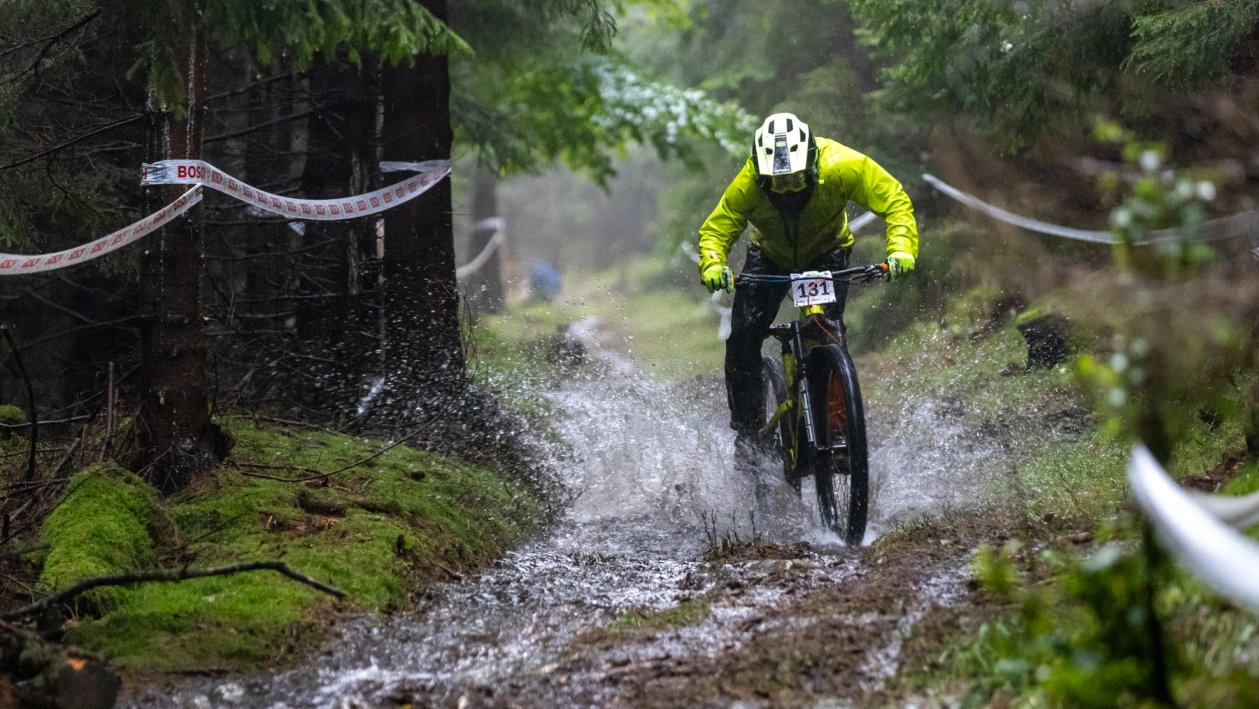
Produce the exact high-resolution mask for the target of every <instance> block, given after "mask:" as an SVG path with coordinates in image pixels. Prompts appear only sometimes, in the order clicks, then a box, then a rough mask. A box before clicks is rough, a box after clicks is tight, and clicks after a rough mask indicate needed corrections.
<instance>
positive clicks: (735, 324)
mask: <svg viewBox="0 0 1259 709" xmlns="http://www.w3.org/2000/svg"><path fill="white" fill-rule="evenodd" d="M851 252H852V249H851V248H844V249H835V250H834V251H829V252H827V253H825V254H823V255H822V257H821V258H819V259H818V260H817V261H816V262H814V263H812V264H809V267H808V268H807V269H804V270H810V271H838V270H840V269H844V268H847V267H848V256H849V254H850V253H851ZM743 272H744V273H755V274H763V275H785V272H786V269H784V268H781V267H779V266H777V265H775V264H774V263H773V262H771V261H770V260H769V259H768V258H766V257H765V255H764V254H763V253H762V252H761V250H760V249H758V248H756V247H752V248H751V249H748V258H747V263H746V264H744V266H743ZM790 287H791V284H790V283H749V284H746V285H740V286H739V289H738V290H736V291H735V293H734V311H733V312H732V313H731V315H730V339H728V340H726V401H727V402H729V404H730V428H733V429H734V430H735V432H736V433H737V434H738V435H739V436H740V437H753V436H755V435H756V433H757V432H758V431H760V430H761V427H763V426H764V425H765V374H764V371H763V370H762V366H763V365H762V363H761V343H762V342H764V340H765V338H766V337H767V336H768V335H769V326H770V325H772V324H773V323H774V317H775V316H776V315H778V309H779V307H780V305H781V304H782V300H783V298H785V297H786V296H787V291H788V290H789V289H790ZM847 301H848V282H847V281H839V282H836V283H835V302H834V303H830V304H828V305H826V306H825V313H826V317H828V318H830V319H831V320H834V321H836V322H841V323H842V322H843V318H844V304H845V303H846V302H847Z"/></svg>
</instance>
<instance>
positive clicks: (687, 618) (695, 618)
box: [604, 596, 712, 638]
mask: <svg viewBox="0 0 1259 709" xmlns="http://www.w3.org/2000/svg"><path fill="white" fill-rule="evenodd" d="M710 613H712V605H711V604H710V603H709V600H708V597H707V596H696V597H694V598H689V599H687V600H685V601H682V602H681V603H679V604H678V605H676V606H673V607H671V608H666V609H664V610H661V611H655V612H646V611H641V610H630V611H626V612H624V613H622V614H620V615H618V616H617V617H616V619H614V620H613V621H612V622H611V623H609V624H608V627H606V628H605V629H604V632H605V633H606V634H607V635H608V637H610V638H621V637H624V636H626V635H628V634H630V633H633V632H635V631H641V630H665V629H666V628H684V627H689V626H692V625H699V624H700V623H702V622H704V620H705V619H706V618H708V616H709V614H710Z"/></svg>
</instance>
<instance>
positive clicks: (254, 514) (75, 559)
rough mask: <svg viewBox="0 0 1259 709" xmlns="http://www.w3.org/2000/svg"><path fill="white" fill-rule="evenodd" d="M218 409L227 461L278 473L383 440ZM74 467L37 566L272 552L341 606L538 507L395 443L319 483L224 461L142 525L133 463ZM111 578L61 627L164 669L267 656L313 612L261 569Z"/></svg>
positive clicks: (79, 570)
mask: <svg viewBox="0 0 1259 709" xmlns="http://www.w3.org/2000/svg"><path fill="white" fill-rule="evenodd" d="M221 423H222V424H224V425H225V426H226V427H227V429H228V430H229V431H230V432H231V434H232V436H233V438H234V439H235V440H236V446H235V448H234V450H233V461H234V462H235V463H237V464H240V469H244V470H250V469H253V470H265V471H266V474H273V473H274V474H276V475H277V476H280V477H284V476H292V477H297V476H300V475H302V474H303V473H302V470H303V469H305V468H310V469H314V470H320V471H325V472H331V471H334V470H338V469H340V468H343V467H345V466H347V465H351V464H352V463H354V462H356V461H358V460H362V459H363V458H365V457H367V456H368V455H370V454H371V453H373V452H375V451H376V450H379V447H380V446H381V445H383V444H382V443H380V442H370V441H363V440H361V439H355V438H351V437H348V436H341V435H336V434H332V433H323V432H311V431H292V430H285V429H276V428H270V427H263V426H258V425H256V424H254V423H251V422H246V421H240V420H232V419H229V420H226V421H223V422H221ZM247 463H250V464H254V465H259V466H268V467H266V468H249V467H246V466H245V465H244V464H247ZM272 466H274V467H272ZM289 466H291V467H292V470H286V468H287V467H289ZM80 479H82V480H84V481H85V482H84V483H83V487H82V488H81V489H79V490H77V491H76V490H75V483H74V482H72V483H71V486H70V488H69V489H70V490H72V492H71V493H70V494H69V495H68V496H67V499H66V501H65V502H64V503H63V504H62V505H61V507H60V508H58V512H57V514H56V515H54V518H53V519H50V521H49V523H48V525H46V527H45V530H44V539H45V541H48V542H50V543H51V544H52V548H51V550H50V552H49V557H48V562H47V564H46V566H45V571H44V575H45V578H46V579H49V580H50V581H49V583H51V580H55V581H56V583H57V585H64V584H65V583H68V582H69V580H70V579H73V578H80V577H83V576H90V575H95V574H99V573H109V572H114V571H118V570H121V569H123V568H130V567H134V566H150V565H153V564H154V563H155V562H157V563H159V564H162V565H166V566H171V565H175V564H184V563H191V564H194V565H196V566H210V565H222V564H230V563H238V562H242V561H249V560H255V559H276V558H283V559H284V561H285V562H286V563H288V564H289V565H290V566H292V567H293V568H295V569H298V570H299V571H301V572H303V573H306V574H308V575H310V576H312V577H314V578H317V579H320V580H322V581H326V582H330V583H332V584H333V585H335V586H338V587H339V588H341V589H342V590H344V591H346V592H347V593H348V594H349V596H350V603H351V604H352V606H354V607H357V608H360V609H373V610H374V609H386V608H399V607H404V606H405V605H406V603H407V598H408V595H409V593H410V592H411V591H412V590H413V589H414V588H415V587H416V585H417V584H419V583H422V582H423V581H424V580H425V579H427V578H428V577H429V576H430V575H432V574H433V573H434V572H435V570H438V569H440V567H442V566H445V567H447V568H461V567H466V566H471V565H476V564H480V563H484V562H485V561H487V560H489V559H491V558H493V557H495V556H497V555H499V554H501V553H502V551H503V550H504V549H505V548H506V547H507V546H508V545H510V544H512V543H515V542H517V541H519V540H520V539H522V538H523V536H524V535H526V534H528V533H529V531H530V530H531V529H532V528H533V525H534V524H535V523H536V522H537V521H538V519H539V516H540V507H539V503H538V501H537V500H536V499H535V498H533V497H532V496H531V495H530V494H529V493H528V492H526V491H525V490H524V489H523V487H521V486H520V485H517V484H516V483H514V482H511V481H509V480H506V479H505V478H504V477H503V476H502V475H501V474H499V473H497V472H495V471H492V470H487V469H485V468H481V467H477V466H473V465H470V464H467V463H463V462H460V461H457V460H453V459H448V458H443V457H441V456H439V455H436V454H432V453H426V452H422V451H416V450H412V449H409V448H405V447H402V446H399V447H397V448H393V449H391V450H390V451H388V452H386V453H384V454H383V455H381V456H379V457H377V458H375V459H373V460H372V461H370V462H368V463H366V464H363V465H361V466H358V467H354V468H351V469H349V470H347V471H345V472H343V473H340V474H338V475H337V476H335V477H333V478H332V479H331V485H330V486H328V487H325V488H308V487H306V486H304V485H300V484H294V483H287V482H280V481H277V480H266V479H261V478H250V477H246V476H244V475H242V474H241V473H240V472H239V470H238V469H235V468H232V467H230V464H229V467H224V468H221V469H220V470H219V471H218V473H217V474H216V475H215V476H214V478H213V479H211V480H208V481H206V485H205V486H203V487H201V488H200V489H198V490H195V491H191V492H188V493H185V494H184V495H182V496H181V497H178V498H175V499H171V500H169V501H167V502H166V504H165V505H164V510H163V512H164V514H162V515H155V516H156V517H158V518H160V519H162V520H165V521H164V524H165V525H166V527H163V531H162V532H161V533H160V534H154V535H152V537H150V531H149V529H148V527H147V526H146V520H147V519H148V517H149V515H150V514H152V512H151V510H152V509H153V508H152V505H153V495H152V491H151V490H150V489H149V488H147V487H146V486H143V484H142V483H139V481H138V480H135V479H134V477H132V478H128V479H127V480H122V479H115V478H111V477H104V476H102V475H101V474H99V473H91V472H90V473H84V474H82V475H80V476H78V477H76V478H75V480H76V481H78V480H80ZM83 493H86V494H84V495H83V496H82V497H80V495H81V494H83ZM320 503H322V505H321V504H320ZM336 509H339V510H341V511H340V512H334V513H332V514H326V513H321V512H318V511H309V510H325V511H328V510H336ZM167 527H169V529H167ZM437 573H443V574H444V573H446V572H445V571H437ZM112 593H113V596H112V599H111V600H112V603H111V604H110V605H109V612H108V613H106V614H105V615H104V616H103V617H101V618H99V619H95V620H86V621H84V622H82V623H80V624H79V625H78V626H77V627H75V628H74V629H73V630H72V631H71V636H72V638H73V641H74V642H76V643H78V644H81V645H84V646H88V647H92V648H95V649H98V650H100V651H103V652H105V653H106V654H109V655H110V656H112V657H113V658H115V659H116V660H117V661H118V662H119V663H120V664H122V665H124V666H130V667H147V668H152V669H159V670H168V671H169V670H181V669H190V668H205V667H222V668H236V669H249V668H258V667H260V666H263V665H265V664H269V663H273V662H274V661H275V659H276V657H277V654H282V653H283V652H284V651H285V650H284V649H285V647H286V646H290V645H291V644H292V643H293V641H294V638H295V637H298V636H299V635H301V636H302V638H304V639H305V640H304V642H313V641H316V640H318V638H319V637H320V636H321V635H322V632H323V628H324V621H321V620H320V619H321V617H322V618H325V619H326V617H327V612H328V611H327V604H328V600H327V597H326V596H323V595H321V594H319V593H317V592H315V591H313V590H312V589H309V588H307V587H305V586H302V585H299V584H296V583H293V582H291V581H289V580H287V579H283V578H281V577H279V576H276V575H275V574H273V573H271V572H252V573H247V574H237V575H235V576H230V577H218V578H206V579H194V580H190V581H185V582H181V583H177V584H147V585H142V586H139V587H137V588H135V589H132V590H121V589H114V590H113V591H112ZM290 649H291V648H290Z"/></svg>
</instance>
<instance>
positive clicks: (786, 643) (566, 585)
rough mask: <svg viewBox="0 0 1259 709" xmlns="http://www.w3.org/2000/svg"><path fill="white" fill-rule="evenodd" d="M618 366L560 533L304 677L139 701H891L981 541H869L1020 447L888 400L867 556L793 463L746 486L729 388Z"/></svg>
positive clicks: (595, 383) (581, 387)
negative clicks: (901, 672)
mask: <svg viewBox="0 0 1259 709" xmlns="http://www.w3.org/2000/svg"><path fill="white" fill-rule="evenodd" d="M610 365H611V366H607V367H602V368H599V371H600V373H599V374H598V375H597V376H595V375H592V376H589V377H579V378H576V379H573V380H571V381H569V382H567V383H566V384H564V385H563V386H562V387H561V388H560V389H559V390H558V391H555V392H553V393H552V394H550V402H551V405H552V406H553V407H554V411H555V414H556V416H557V419H556V428H557V432H558V434H559V435H558V439H559V440H558V442H555V443H552V444H550V445H552V446H553V447H554V458H555V461H556V465H557V466H558V467H559V472H560V473H561V475H562V477H563V479H564V481H565V484H566V485H567V486H568V488H569V491H570V493H571V495H572V498H573V502H572V504H571V505H570V506H569V507H568V509H567V511H566V514H565V517H564V519H563V520H562V521H561V522H560V523H559V524H558V525H557V526H556V527H555V528H554V529H553V530H551V531H550V532H549V533H548V534H547V536H546V537H545V538H543V539H540V540H538V541H536V542H534V543H532V544H530V545H528V546H527V547H525V548H521V549H518V550H516V551H513V552H511V553H509V554H508V555H507V556H506V558H504V559H502V560H501V561H500V562H499V563H497V564H495V565H494V566H492V567H490V568H488V569H485V570H483V571H481V572H479V573H476V574H474V575H469V576H467V577H465V578H460V579H452V580H451V582H449V583H445V584H440V585H437V586H435V587H432V588H430V589H429V591H428V592H427V593H426V594H425V595H424V597H423V598H422V599H421V600H420V602H419V603H418V605H417V607H416V608H415V610H414V611H413V612H408V613H402V614H396V615H392V616H388V617H366V618H359V619H355V620H352V621H348V622H345V623H342V624H340V625H339V626H337V627H335V628H334V629H333V631H332V633H331V636H330V637H329V639H328V640H327V642H326V644H325V646H324V648H323V649H322V650H321V651H320V652H318V653H317V654H316V655H314V656H313V657H312V658H310V659H309V660H308V661H307V662H306V663H305V664H304V665H303V666H301V667H299V668H297V669H293V670H289V671H286V672H282V673H278V674H271V675H265V676H254V677H230V678H214V679H193V680H182V681H179V682H177V683H176V684H175V685H174V686H150V687H148V688H145V689H142V690H139V691H138V693H136V694H133V695H132V696H130V697H127V698H124V700H123V702H122V705H124V706H133V707H169V706H186V707H219V706H223V707H228V706H231V707H259V708H270V709H282V708H286V707H287V708H291V709H297V708H299V707H346V708H349V707H399V706H406V705H411V706H413V707H451V708H456V709H463V708H465V707H482V706H485V707H491V706H492V707H578V706H581V707H587V706H627V707H628V706H660V707H683V706H713V707H743V708H750V707H759V706H866V705H872V704H879V703H882V701H883V698H885V697H884V693H885V686H886V683H887V680H888V679H889V678H890V677H892V676H893V675H895V674H896V672H897V670H898V667H899V666H900V664H901V662H902V659H903V658H902V654H903V653H902V647H903V645H904V643H905V641H906V639H907V638H908V637H909V636H910V634H911V631H912V630H913V629H914V628H915V626H916V625H919V624H921V623H922V621H923V619H924V618H926V617H927V616H928V615H929V614H931V613H933V612H935V611H936V610H938V609H948V608H950V607H956V606H959V605H963V604H965V603H966V598H967V595H968V594H969V591H968V590H967V588H966V579H967V574H966V571H965V569H966V564H967V561H968V560H969V558H970V555H971V553H972V550H973V548H974V544H975V541H976V540H974V539H962V538H954V539H948V538H945V535H941V538H939V539H936V538H931V539H924V540H922V544H920V545H918V548H916V549H915V550H914V551H913V552H912V553H892V554H888V553H886V552H885V551H883V550H882V549H881V546H880V545H878V544H875V545H874V546H870V544H871V543H872V542H875V541H876V540H877V539H878V537H879V536H880V535H882V534H884V533H886V532H888V531H889V530H891V529H894V528H895V527H896V526H897V525H898V524H900V523H901V522H902V521H904V520H906V519H910V518H913V517H916V516H920V515H922V514H924V513H928V512H933V511H937V512H938V511H947V510H950V509H964V508H966V507H968V506H973V505H976V504H978V503H979V500H980V498H981V497H982V494H983V490H984V489H985V485H984V483H983V473H984V470H983V469H982V468H983V467H986V466H990V465H992V464H993V461H994V459H996V458H998V457H999V456H1000V455H1001V454H1002V453H1001V449H1000V447H999V446H997V445H996V444H995V443H992V444H989V443H987V442H985V441H983V440H978V441H977V440H975V438H974V436H969V437H968V436H967V435H965V433H964V432H963V431H962V430H961V428H960V427H956V426H954V427H951V426H950V425H949V423H948V421H949V416H947V412H942V411H941V405H940V404H939V402H934V401H923V402H918V403H915V404H914V405H912V406H910V407H908V408H907V409H904V410H906V411H909V412H910V413H909V415H899V416H898V417H897V419H896V420H886V419H884V418H882V417H880V415H879V408H878V407H877V406H873V407H871V414H870V425H871V443H872V450H873V453H872V475H873V478H874V484H873V485H872V488H873V499H872V519H871V524H870V530H869V532H868V534H867V538H866V544H865V545H863V547H862V548H858V549H854V548H848V547H845V546H844V545H843V544H842V543H840V542H839V540H838V539H837V538H836V537H834V536H833V535H830V534H829V533H824V532H823V531H821V530H820V529H819V527H818V526H817V523H816V521H815V520H816V513H815V511H814V510H813V509H811V506H810V505H809V504H806V503H804V502H802V501H801V498H798V497H796V496H795V494H794V492H792V491H791V490H790V488H789V487H787V486H786V485H785V484H782V483H781V481H780V479H779V475H780V474H779V473H777V472H776V471H777V468H776V467H775V466H774V465H773V464H772V463H770V462H767V463H766V465H764V466H762V467H763V470H762V471H761V472H760V474H759V477H760V479H759V480H758V481H753V480H746V479H739V476H736V475H735V472H734V466H733V459H732V452H731V451H732V448H733V434H732V433H731V432H730V430H729V428H728V427H727V414H726V406H725V397H724V391H723V390H722V386H721V382H720V380H719V379H718V378H716V377H711V378H707V379H696V380H692V381H689V382H686V383H683V384H673V385H669V384H661V383H658V382H654V381H651V380H649V379H646V378H643V377H640V376H638V375H636V374H635V373H634V372H633V371H632V368H631V367H629V366H627V365H626V363H624V362H619V363H618V362H615V361H614V362H611V363H610ZM758 487H759V488H760V491H759V495H758V490H757V488H758ZM810 494H811V490H810V489H809V483H808V482H807V481H806V484H805V491H804V497H803V499H805V500H807V499H808V498H809V496H810ZM750 541H752V543H749V542H750ZM723 542H725V543H726V545H727V547H728V550H729V551H728V553H726V554H724V555H723V554H722V553H721V552H720V551H719V550H718V549H719V547H721V545H722V543H723Z"/></svg>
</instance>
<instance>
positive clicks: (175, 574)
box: [0, 561, 345, 620]
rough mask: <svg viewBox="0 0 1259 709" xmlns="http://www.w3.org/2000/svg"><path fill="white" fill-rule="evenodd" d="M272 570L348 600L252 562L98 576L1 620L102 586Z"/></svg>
mask: <svg viewBox="0 0 1259 709" xmlns="http://www.w3.org/2000/svg"><path fill="white" fill-rule="evenodd" d="M268 570H269V571H275V572H277V573H279V574H282V575H284V576H287V577H289V578H291V579H293V580H294V581H297V582H298V583H302V584H306V585H307V586H310V587H311V588H314V589H317V590H319V591H323V592H324V593H326V594H328V595H330V596H335V597H336V598H338V599H342V598H345V592H344V591H341V590H340V589H338V588H334V587H332V586H329V585H327V584H324V583H320V582H318V581H316V580H314V579H312V578H310V577H309V576H306V575H304V574H299V573H297V572H296V571H294V570H292V569H290V568H289V567H288V564H285V563H284V562H281V561H250V562H247V563H244V564H233V565H231V566H215V567H211V568H208V569H189V568H182V569H146V570H142V571H130V572H127V573H125V574H117V575H115V576H97V577H95V578H90V579H83V580H82V581H80V582H78V583H76V584H74V585H73V586H70V587H69V588H66V589H63V590H61V591H58V592H56V593H54V594H52V595H51V596H47V597H44V598H41V599H40V600H38V601H36V602H34V603H32V604H30V605H28V606H23V607H21V608H18V609H17V610H11V611H6V612H4V613H0V620H13V619H15V618H21V617H22V616H27V615H30V614H31V613H35V612H37V611H41V610H43V609H45V608H48V607H49V606H52V605H54V604H57V603H64V602H65V601H68V600H70V599H71V598H74V597H76V596H78V595H80V594H82V593H85V592H87V591H90V590H92V589H94V588H100V587H101V586H130V585H131V584H136V583H150V582H155V583H175V582H179V581H185V580H187V579H197V578H205V577H206V576H231V575H232V574H239V573H242V572H245V571H268Z"/></svg>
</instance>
